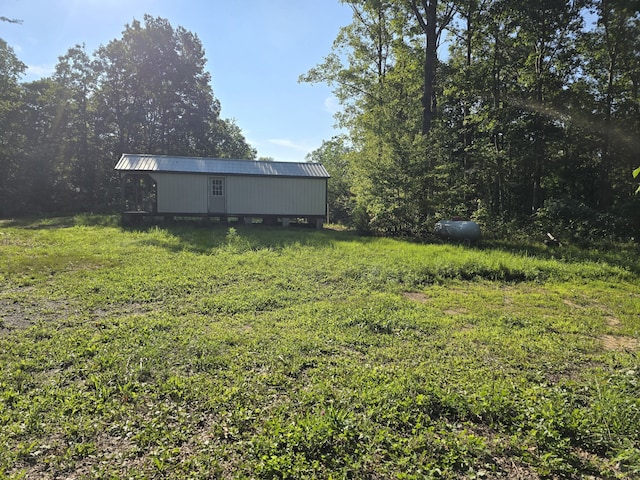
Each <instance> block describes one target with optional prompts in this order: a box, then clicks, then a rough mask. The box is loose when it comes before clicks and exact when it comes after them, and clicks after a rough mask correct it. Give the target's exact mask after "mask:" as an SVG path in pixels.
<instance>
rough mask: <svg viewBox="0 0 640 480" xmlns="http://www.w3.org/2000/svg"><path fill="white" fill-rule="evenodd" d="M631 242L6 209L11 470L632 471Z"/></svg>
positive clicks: (97, 474)
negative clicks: (121, 223) (550, 244)
mask: <svg viewBox="0 0 640 480" xmlns="http://www.w3.org/2000/svg"><path fill="white" fill-rule="evenodd" d="M637 254H638V251H637V249H634V247H628V246H627V247H624V248H620V249H619V250H618V251H607V252H605V253H603V254H601V255H600V254H598V252H594V251H592V252H590V251H583V250H578V249H572V248H565V249H562V250H555V251H551V250H546V249H544V248H543V247H541V246H536V245H506V244H503V245H494V246H485V247H481V248H471V249H467V248H463V247H460V246H456V245H431V244H424V245H422V244H417V243H410V242H404V241H398V240H392V239H383V238H361V237H358V236H356V235H354V234H353V233H351V232H347V231H332V230H324V231H314V230H306V229H295V228H292V229H287V230H285V229H281V228H269V227H263V226H252V227H245V226H234V227H226V226H212V227H209V228H204V227H194V226H186V225H177V226H171V227H167V228H164V227H149V228H147V229H143V230H123V229H121V228H120V227H118V226H117V225H115V224H114V222H113V220H112V219H110V217H77V218H73V219H68V218H67V219H57V220H37V221H33V222H22V223H20V224H18V223H15V222H14V223H11V222H4V223H2V224H1V225H0V327H1V328H0V365H2V369H1V370H0V476H5V477H7V478H22V477H24V476H27V477H29V478H60V477H65V476H74V477H82V478H112V477H117V478H121V477H131V478H211V477H216V476H217V477H222V478H236V477H239V478H243V477H255V478H317V477H321V478H329V477H340V478H342V477H348V476H350V477H352V478H425V477H426V478H429V477H442V478H460V477H468V478H499V477H502V478H509V477H514V476H517V475H522V474H525V475H529V476H530V477H531V478H535V477H536V476H538V477H540V476H550V477H553V476H555V477H571V476H581V475H584V476H586V475H592V476H602V477H614V478H615V477H619V478H628V477H629V476H631V477H632V476H634V475H637V474H640V448H639V443H638V442H639V440H640V436H639V435H640V434H639V433H638V432H640V400H638V399H639V398H640V365H639V364H638V357H637V352H638V339H639V338H640V294H639V293H638V292H639V291H640V289H639V288H638V287H639V284H640V282H639V281H638V271H639V268H638V267H639V263H638V255H637Z"/></svg>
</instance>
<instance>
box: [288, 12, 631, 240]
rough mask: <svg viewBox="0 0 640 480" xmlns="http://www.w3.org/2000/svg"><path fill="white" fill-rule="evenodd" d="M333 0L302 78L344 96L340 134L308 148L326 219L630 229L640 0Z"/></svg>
mask: <svg viewBox="0 0 640 480" xmlns="http://www.w3.org/2000/svg"><path fill="white" fill-rule="evenodd" d="M343 3H345V4H348V5H349V6H350V7H351V9H352V11H353V18H352V22H351V24H349V25H347V26H345V27H343V28H342V29H341V30H340V31H339V33H338V36H337V37H336V39H335V41H334V45H333V49H332V51H331V52H330V53H329V54H328V55H327V56H326V57H325V58H324V60H323V61H322V62H321V63H320V64H319V65H317V66H316V67H314V68H312V69H310V70H309V71H308V72H307V73H306V74H304V75H302V76H301V78H300V80H301V81H304V82H311V83H317V82H322V83H326V84H328V85H330V86H332V87H333V92H334V95H335V96H336V98H337V99H338V100H339V101H340V103H341V105H342V110H341V111H340V112H339V113H338V114H337V115H336V120H337V124H338V125H339V126H340V127H342V129H343V131H344V132H345V133H344V134H342V135H340V136H338V137H335V138H333V139H330V140H327V141H325V142H324V144H323V145H322V146H321V147H320V148H319V149H318V150H316V151H314V152H313V153H312V154H310V155H309V159H310V160H315V161H321V162H323V163H324V164H325V165H326V166H327V167H328V169H329V171H330V173H332V174H333V175H332V177H333V178H332V180H331V186H330V187H331V188H330V192H329V197H330V206H331V212H332V214H333V216H334V219H337V220H341V221H344V222H347V223H352V224H354V225H356V226H357V227H358V228H359V229H360V230H362V231H374V232H381V233H387V234H411V235H420V234H422V233H424V232H426V231H428V230H430V229H431V225H433V221H434V220H436V219H439V218H446V217H453V216H460V217H463V218H469V219H474V220H476V221H478V222H480V223H481V224H483V225H485V226H486V227H488V228H490V229H494V230H500V229H502V231H503V232H504V233H508V232H507V230H508V229H509V228H513V227H514V226H515V227H522V226H525V227H526V226H535V227H536V228H537V227H540V228H548V229H553V230H554V231H556V232H563V233H564V234H566V235H571V236H574V237H593V236H603V235H604V236H609V237H612V236H617V237H626V238H628V237H631V236H634V235H635V237H636V238H638V235H640V209H639V207H640V203H639V201H638V200H639V198H638V196H634V192H635V190H636V188H637V184H636V183H635V182H636V181H635V180H634V178H633V175H632V172H633V171H634V169H635V168H637V167H638V166H639V165H640V93H639V86H640V13H639V12H640V1H638V0H518V1H514V0H453V1H451V0H449V1H445V0H440V1H438V0H343Z"/></svg>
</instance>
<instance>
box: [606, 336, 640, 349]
mask: <svg viewBox="0 0 640 480" xmlns="http://www.w3.org/2000/svg"><path fill="white" fill-rule="evenodd" d="M600 341H601V342H602V346H603V347H604V349H605V350H609V351H625V350H627V351H628V350H637V349H638V347H639V346H640V341H638V339H637V338H631V337H624V336H622V335H602V336H601V337H600Z"/></svg>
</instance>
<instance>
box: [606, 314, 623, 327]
mask: <svg viewBox="0 0 640 480" xmlns="http://www.w3.org/2000/svg"><path fill="white" fill-rule="evenodd" d="M605 321H606V322H607V325H608V326H610V327H619V326H620V320H618V319H617V318H616V317H614V316H613V315H609V316H608V317H606V318H605Z"/></svg>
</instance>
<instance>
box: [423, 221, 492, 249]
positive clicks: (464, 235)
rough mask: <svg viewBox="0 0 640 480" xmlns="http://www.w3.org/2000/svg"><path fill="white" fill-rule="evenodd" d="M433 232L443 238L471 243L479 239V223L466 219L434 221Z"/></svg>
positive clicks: (480, 234) (466, 243)
mask: <svg viewBox="0 0 640 480" xmlns="http://www.w3.org/2000/svg"><path fill="white" fill-rule="evenodd" d="M435 234H436V236H437V237H439V238H442V239H444V240H456V241H458V242H462V243H464V244H465V245H471V244H473V243H476V242H477V241H478V240H480V237H481V236H482V233H481V232H480V225H478V224H477V223H476V222H472V221H468V220H440V221H439V222H437V223H436V227H435Z"/></svg>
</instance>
